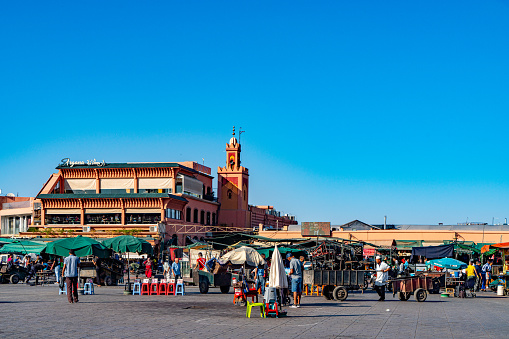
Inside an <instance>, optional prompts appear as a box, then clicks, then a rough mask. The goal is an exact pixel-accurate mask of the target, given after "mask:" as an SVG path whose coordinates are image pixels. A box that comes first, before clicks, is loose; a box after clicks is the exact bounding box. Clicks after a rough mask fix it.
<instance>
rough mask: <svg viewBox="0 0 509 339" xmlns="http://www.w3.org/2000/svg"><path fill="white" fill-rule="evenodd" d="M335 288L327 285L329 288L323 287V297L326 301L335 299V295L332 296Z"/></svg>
mask: <svg viewBox="0 0 509 339" xmlns="http://www.w3.org/2000/svg"><path fill="white" fill-rule="evenodd" d="M333 287H334V286H331V285H327V286H324V287H323V290H322V294H323V297H324V298H325V299H326V300H332V299H334V297H333V295H332V292H333Z"/></svg>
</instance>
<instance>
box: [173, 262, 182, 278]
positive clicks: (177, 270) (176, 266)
mask: <svg viewBox="0 0 509 339" xmlns="http://www.w3.org/2000/svg"><path fill="white" fill-rule="evenodd" d="M171 271H172V272H173V276H174V277H175V279H182V273H181V271H180V262H179V258H175V261H174V262H173V264H171Z"/></svg>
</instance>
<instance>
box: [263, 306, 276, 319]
mask: <svg viewBox="0 0 509 339" xmlns="http://www.w3.org/2000/svg"><path fill="white" fill-rule="evenodd" d="M270 314H275V315H276V318H277V317H279V310H278V304H277V303H265V315H266V316H269V315H270Z"/></svg>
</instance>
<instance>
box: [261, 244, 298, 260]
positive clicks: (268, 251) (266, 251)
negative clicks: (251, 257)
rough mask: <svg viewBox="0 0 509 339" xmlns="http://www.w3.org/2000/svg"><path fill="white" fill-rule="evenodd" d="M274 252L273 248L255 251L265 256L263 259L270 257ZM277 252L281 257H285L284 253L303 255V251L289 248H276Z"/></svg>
mask: <svg viewBox="0 0 509 339" xmlns="http://www.w3.org/2000/svg"><path fill="white" fill-rule="evenodd" d="M274 250H275V247H267V248H258V249H257V250H256V251H257V252H258V253H260V254H265V258H268V257H270V256H271V255H272V253H273V252H274ZM278 250H279V253H280V254H282V255H285V254H286V253H289V252H291V253H299V252H300V253H303V254H304V252H305V251H303V250H300V249H297V248H290V247H279V248H278Z"/></svg>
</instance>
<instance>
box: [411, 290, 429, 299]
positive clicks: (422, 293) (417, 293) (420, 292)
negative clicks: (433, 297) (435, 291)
mask: <svg viewBox="0 0 509 339" xmlns="http://www.w3.org/2000/svg"><path fill="white" fill-rule="evenodd" d="M414 297H415V300H417V301H418V302H423V301H424V300H426V298H427V297H428V292H426V290H425V289H423V288H418V289H416V290H415V292H414Z"/></svg>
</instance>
